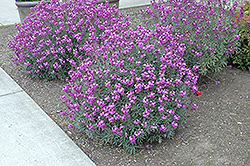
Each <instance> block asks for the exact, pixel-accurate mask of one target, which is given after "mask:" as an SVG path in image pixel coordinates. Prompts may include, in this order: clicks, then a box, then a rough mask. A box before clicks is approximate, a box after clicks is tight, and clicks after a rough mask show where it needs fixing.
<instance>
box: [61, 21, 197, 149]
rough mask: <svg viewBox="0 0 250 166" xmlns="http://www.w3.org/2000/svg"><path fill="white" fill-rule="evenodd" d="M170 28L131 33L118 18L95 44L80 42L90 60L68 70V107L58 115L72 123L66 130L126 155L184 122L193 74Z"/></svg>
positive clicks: (169, 133)
mask: <svg viewBox="0 0 250 166" xmlns="http://www.w3.org/2000/svg"><path fill="white" fill-rule="evenodd" d="M172 29H173V27H172V26H171V25H169V26H161V25H159V24H157V25H156V26H155V29H154V30H149V29H146V28H144V27H142V26H138V28H137V29H136V30H134V29H133V28H131V27H130V24H129V22H128V18H127V17H126V18H124V19H122V17H120V20H117V23H116V24H114V25H113V26H112V27H107V28H106V29H105V31H104V32H103V33H102V34H101V35H100V39H99V40H98V39H95V40H92V41H91V42H89V43H85V48H88V51H89V54H90V56H89V57H88V58H86V59H84V60H83V61H82V63H81V64H80V65H79V66H75V67H74V68H73V69H72V70H71V71H70V72H69V78H67V79H66V80H67V84H66V85H64V87H63V91H64V92H66V94H67V95H63V96H61V99H62V101H63V103H64V104H65V105H66V106H67V110H64V111H62V112H61V114H62V115H64V116H69V117H70V118H71V120H72V124H70V125H69V126H68V127H69V128H71V127H76V128H78V129H80V130H81V131H84V132H85V133H87V135H88V136H90V137H92V138H98V139H100V140H102V141H104V142H106V143H107V142H108V143H112V144H114V145H119V146H122V147H123V148H124V149H126V150H127V151H128V152H130V153H135V150H136V149H137V148H140V147H141V145H142V144H143V143H144V142H145V141H149V142H153V141H158V140H159V139H161V138H165V137H167V138H169V137H171V136H173V135H174V132H175V130H176V129H177V128H178V127H179V126H181V125H182V123H183V122H185V117H184V115H183V111H185V110H187V109H188V106H189V105H191V103H190V102H189V100H188V94H190V92H191V91H192V92H195V91H197V87H196V83H197V79H198V75H197V74H194V72H193V71H192V70H191V69H189V68H187V66H186V63H185V62H184V60H183V58H182V56H183V54H184V52H185V50H186V46H185V45H184V44H180V43H178V42H177V39H176V37H175V36H174V35H173V32H172ZM197 68H198V66H194V68H193V70H197ZM197 108H198V106H197V105H196V104H194V105H193V106H192V109H197Z"/></svg>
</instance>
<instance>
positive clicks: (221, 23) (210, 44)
mask: <svg viewBox="0 0 250 166" xmlns="http://www.w3.org/2000/svg"><path fill="white" fill-rule="evenodd" d="M236 8H237V2H235V3H234V4H233V6H232V7H231V8H230V7H229V4H228V3H227V1H226V0H223V1H220V0H208V1H199V2H197V1H196V0H184V1H182V0H173V1H172V0H171V1H163V0H160V1H159V2H158V1H153V2H152V5H151V8H150V7H147V9H146V10H144V11H142V12H141V13H142V15H143V16H144V17H146V16H150V17H153V18H154V20H157V22H159V23H160V25H163V26H168V25H172V26H173V32H174V34H175V35H176V36H179V42H180V43H185V46H186V50H185V53H184V55H183V58H184V59H185V62H186V63H187V65H188V66H189V67H190V68H192V67H193V66H194V65H198V66H199V69H198V73H199V74H201V75H206V74H207V73H214V72H218V71H220V70H221V69H222V68H223V67H225V66H226V65H227V60H228V58H229V55H231V54H232V53H233V51H234V50H236V48H237V46H238V43H239V42H238V39H239V34H238V28H239V27H238V26H237V24H235V22H234V19H235V12H236Z"/></svg>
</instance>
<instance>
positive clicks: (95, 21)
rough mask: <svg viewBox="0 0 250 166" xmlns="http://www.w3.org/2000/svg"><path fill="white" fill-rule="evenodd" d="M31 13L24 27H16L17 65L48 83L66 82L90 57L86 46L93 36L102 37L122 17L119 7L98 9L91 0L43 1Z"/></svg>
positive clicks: (14, 40)
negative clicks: (90, 36) (114, 20)
mask: <svg viewBox="0 0 250 166" xmlns="http://www.w3.org/2000/svg"><path fill="white" fill-rule="evenodd" d="M31 11H32V13H31V14H30V15H29V16H28V17H27V18H26V19H24V23H23V24H22V25H18V24H16V25H15V26H16V28H17V29H18V33H17V35H16V36H14V37H13V40H12V41H10V42H9V47H10V48H11V49H13V50H14V51H15V54H16V57H14V58H13V61H14V63H15V64H16V65H18V64H21V65H23V66H25V68H26V70H27V71H28V72H29V73H30V74H32V76H33V77H35V78H41V79H45V80H52V79H54V78H60V79H65V78H66V77H67V76H68V71H69V70H70V69H71V66H72V65H74V64H79V63H80V62H81V60H82V59H84V58H86V57H87V56H88V55H87V54H88V53H86V50H84V48H83V46H84V43H85V42H87V41H86V40H87V38H88V36H89V34H90V33H94V35H95V36H97V37H98V35H99V34H100V33H101V32H102V31H103V30H104V28H105V27H108V26H112V25H111V21H110V20H112V19H115V17H116V15H117V14H118V9H117V8H116V7H115V6H114V7H112V8H108V7H107V5H106V6H105V5H99V6H98V7H96V1H87V0H74V1H69V2H63V3H60V2H59V0H52V1H51V2H50V3H45V1H41V2H40V3H38V5H36V6H35V7H34V8H32V9H31ZM99 24H101V25H102V26H98V25H99ZM97 26H98V28H99V29H96V28H97Z"/></svg>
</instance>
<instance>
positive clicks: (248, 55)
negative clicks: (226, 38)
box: [231, 1, 250, 71]
mask: <svg viewBox="0 0 250 166" xmlns="http://www.w3.org/2000/svg"><path fill="white" fill-rule="evenodd" d="M243 9H244V16H243V18H242V22H238V18H239V16H240V12H241V11H242V14H243ZM236 23H238V24H240V25H241V27H240V45H239V46H238V48H237V50H236V51H235V53H234V54H233V55H232V56H231V62H232V63H233V64H235V65H237V67H239V68H241V69H242V70H249V71H250V3H249V1H245V3H244V4H242V5H241V6H239V9H238V10H237V16H236Z"/></svg>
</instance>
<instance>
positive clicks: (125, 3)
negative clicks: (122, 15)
mask: <svg viewBox="0 0 250 166" xmlns="http://www.w3.org/2000/svg"><path fill="white" fill-rule="evenodd" d="M150 1H151V0H120V2H119V8H120V9H122V8H128V7H135V6H142V5H148V4H150Z"/></svg>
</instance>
